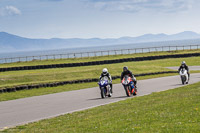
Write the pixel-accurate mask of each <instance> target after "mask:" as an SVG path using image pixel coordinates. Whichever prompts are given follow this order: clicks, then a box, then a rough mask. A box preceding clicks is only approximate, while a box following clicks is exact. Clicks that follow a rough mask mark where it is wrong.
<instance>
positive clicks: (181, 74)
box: [179, 69, 189, 85]
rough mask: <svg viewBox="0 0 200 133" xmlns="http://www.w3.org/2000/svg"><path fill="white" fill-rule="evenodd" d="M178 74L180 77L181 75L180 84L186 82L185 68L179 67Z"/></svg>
mask: <svg viewBox="0 0 200 133" xmlns="http://www.w3.org/2000/svg"><path fill="white" fill-rule="evenodd" d="M179 74H180V77H181V81H182V84H183V85H184V84H188V80H189V79H188V78H189V77H188V73H187V70H186V69H181V70H180V71H179Z"/></svg>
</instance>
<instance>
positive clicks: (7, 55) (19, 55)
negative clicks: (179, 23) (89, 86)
mask: <svg viewBox="0 0 200 133" xmlns="http://www.w3.org/2000/svg"><path fill="white" fill-rule="evenodd" d="M187 45H199V46H198V47H199V48H200V40H199V39H196V40H178V41H163V42H147V43H132V44H119V45H107V46H105V45H102V46H95V47H78V48H66V49H55V50H38V51H19V52H8V53H0V63H10V62H17V61H25V60H27V56H28V61H30V60H33V59H34V56H43V57H42V59H44V58H46V57H47V56H46V55H49V57H48V59H52V58H60V56H56V57H55V56H53V55H61V54H63V55H67V54H69V55H68V57H66V58H74V56H76V57H81V56H83V57H86V56H99V55H101V54H102V53H100V52H99V53H98V54H86V53H89V52H90V53H95V52H97V51H112V50H118V51H120V50H123V49H139V48H152V47H163V46H165V47H164V50H165V51H168V50H169V47H167V46H172V48H171V50H173V48H174V50H175V49H177V47H176V48H175V47H173V46H178V49H183V47H182V46H185V47H184V49H190V48H192V49H196V48H197V46H192V47H190V46H187ZM152 50H153V48H152ZM155 50H157V49H155ZM162 50H163V49H162ZM137 52H138V53H140V52H145V50H144V51H143V50H142V51H141V49H140V50H138V51H137ZM146 52H149V51H148V49H146ZM74 53H75V54H74ZM78 53H85V55H84V54H82V55H81V54H78ZM103 53H104V54H105V55H106V54H111V55H112V54H116V52H115V53H114V52H111V53H106V52H103ZM126 53H128V51H126ZM126 53H123V54H126ZM117 54H120V53H117ZM51 55H52V57H51ZM30 57H33V58H32V59H31V58H30ZM5 58H7V60H6V61H5ZM8 58H21V59H20V60H19V59H16V60H15V59H10V60H9V59H8ZM25 58H26V59H25ZM29 58H30V59H29ZM63 58H64V57H63ZM40 59H41V57H40Z"/></svg>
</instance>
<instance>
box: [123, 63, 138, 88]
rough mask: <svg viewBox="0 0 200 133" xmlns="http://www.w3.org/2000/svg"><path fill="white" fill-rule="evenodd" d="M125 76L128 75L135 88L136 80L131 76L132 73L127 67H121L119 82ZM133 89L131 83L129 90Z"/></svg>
mask: <svg viewBox="0 0 200 133" xmlns="http://www.w3.org/2000/svg"><path fill="white" fill-rule="evenodd" d="M125 75H128V76H129V77H131V78H132V80H133V82H134V84H135V88H137V80H136V78H135V77H134V75H133V74H132V72H131V71H129V70H128V67H127V66H125V67H123V72H122V73H121V81H122V79H123V78H124V76H125ZM131 82H132V81H131ZM133 88H134V86H133V83H131V89H133Z"/></svg>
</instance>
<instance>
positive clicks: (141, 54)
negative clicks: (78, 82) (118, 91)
mask: <svg viewBox="0 0 200 133" xmlns="http://www.w3.org/2000/svg"><path fill="white" fill-rule="evenodd" d="M199 52H200V49H199V50H178V51H170V52H151V53H136V54H127V55H110V56H99V57H89V58H88V57H85V58H75V59H74V58H71V59H56V60H42V61H39V60H34V61H29V62H16V63H5V64H0V68H4V67H17V66H35V65H49V64H61V63H78V62H90V61H102V60H113V59H123V58H133V57H145V56H156V55H172V54H184V53H199Z"/></svg>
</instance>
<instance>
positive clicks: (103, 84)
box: [98, 77, 112, 98]
mask: <svg viewBox="0 0 200 133" xmlns="http://www.w3.org/2000/svg"><path fill="white" fill-rule="evenodd" d="M98 84H99V88H100V91H101V98H105V97H106V96H108V97H111V96H112V90H111V87H110V84H109V80H108V78H107V77H103V78H102V79H100V81H99V83H98Z"/></svg>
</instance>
